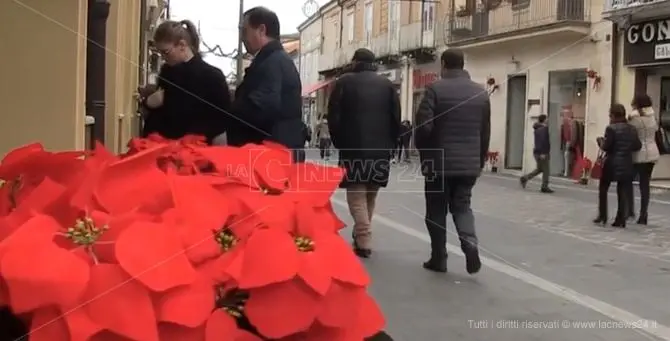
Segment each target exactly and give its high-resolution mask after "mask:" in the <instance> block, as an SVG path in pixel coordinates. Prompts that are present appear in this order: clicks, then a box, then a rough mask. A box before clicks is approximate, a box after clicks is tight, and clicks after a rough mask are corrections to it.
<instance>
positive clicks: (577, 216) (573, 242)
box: [309, 152, 670, 341]
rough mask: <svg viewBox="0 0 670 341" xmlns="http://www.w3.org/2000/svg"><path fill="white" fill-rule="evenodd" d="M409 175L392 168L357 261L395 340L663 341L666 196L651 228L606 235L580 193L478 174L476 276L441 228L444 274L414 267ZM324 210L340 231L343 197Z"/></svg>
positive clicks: (418, 242) (668, 287) (418, 220)
mask: <svg viewBox="0 0 670 341" xmlns="http://www.w3.org/2000/svg"><path fill="white" fill-rule="evenodd" d="M309 156H310V158H315V156H316V155H314V153H313V152H310V153H309ZM331 163H332V162H331ZM417 171H418V170H417V167H416V166H406V165H401V166H395V168H394V171H393V173H392V181H391V184H390V185H389V187H388V188H387V189H386V190H385V191H384V192H383V193H382V194H381V196H380V198H379V201H378V205H377V210H376V216H375V220H374V222H373V225H374V238H375V241H374V251H375V253H374V254H373V257H372V258H371V259H369V260H366V261H365V263H366V266H367V268H368V270H369V271H370V273H371V274H372V277H373V280H374V284H373V288H372V291H373V294H374V295H375V297H377V298H378V300H379V302H380V303H381V305H382V307H383V309H384V311H385V313H386V316H387V319H388V329H389V331H390V332H391V334H392V335H393V336H394V337H395V338H396V340H402V341H437V340H449V341H451V340H459V341H461V340H463V341H488V340H496V341H498V340H500V341H506V340H509V341H512V340H520V341H526V340H542V341H564V340H579V341H590V340H603V341H604V340H608V341H640V340H670V328H669V327H667V326H670V295H668V294H669V293H670V201H668V200H667V194H658V195H656V196H655V197H654V202H653V203H652V206H651V209H650V217H649V218H650V226H648V227H640V226H635V225H634V224H633V225H631V226H629V227H628V228H627V229H625V230H622V229H612V228H609V227H607V228H603V227H598V226H594V225H592V224H591V223H590V221H591V219H592V218H593V217H594V215H595V211H596V201H595V197H596V193H595V192H594V191H593V190H592V189H590V188H584V187H577V186H576V185H569V184H565V183H563V184H561V185H557V186H556V188H555V189H556V193H555V194H552V195H546V194H541V193H539V192H538V191H537V189H538V187H539V186H538V184H537V183H531V184H529V186H528V189H526V190H522V189H521V188H520V187H519V185H518V180H517V179H516V178H512V177H507V176H499V175H485V176H483V177H482V178H481V180H480V181H479V183H478V184H477V186H476V189H475V192H474V197H473V209H474V210H475V217H476V220H477V231H478V234H479V237H480V247H481V254H482V256H483V263H484V267H483V268H482V271H481V272H480V273H479V274H477V275H475V276H470V275H468V274H467V273H466V272H465V269H464V260H463V258H462V257H461V256H460V255H459V253H460V251H459V247H458V245H457V238H456V236H455V231H454V230H453V226H449V235H450V238H451V239H450V240H449V243H450V246H449V250H450V252H452V253H451V256H450V258H449V273H448V274H435V273H430V272H427V271H425V270H423V269H422V268H421V263H422V262H423V261H424V260H425V259H426V257H427V255H428V252H429V248H428V236H427V233H426V232H425V227H424V223H423V213H424V202H423V194H422V188H423V182H422V178H421V177H420V176H417ZM611 199H612V200H611V202H610V207H611V212H612V214H613V213H614V205H615V203H614V200H613V199H614V197H611ZM333 203H334V205H335V207H336V209H337V211H338V213H339V214H340V216H341V217H342V218H343V219H344V220H345V221H346V222H347V223H348V224H350V223H351V219H350V218H349V214H348V211H347V209H346V203H345V201H344V193H342V192H339V191H338V193H336V195H335V196H334V198H333ZM344 234H345V236H348V235H349V234H350V231H349V230H347V231H346V232H345V233H344ZM594 323H595V324H594ZM632 324H635V325H637V326H638V327H640V328H631V327H630V326H631V325H632Z"/></svg>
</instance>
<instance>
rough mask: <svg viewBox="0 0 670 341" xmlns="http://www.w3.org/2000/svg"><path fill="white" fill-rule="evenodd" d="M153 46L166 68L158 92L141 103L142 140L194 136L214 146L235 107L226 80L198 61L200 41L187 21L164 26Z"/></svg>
mask: <svg viewBox="0 0 670 341" xmlns="http://www.w3.org/2000/svg"><path fill="white" fill-rule="evenodd" d="M154 42H155V45H156V49H157V50H158V52H160V54H161V55H162V57H163V58H164V59H165V65H164V66H163V68H161V72H160V74H159V79H158V90H157V91H156V92H154V93H152V94H151V95H149V96H147V97H146V98H145V99H144V100H143V103H144V104H145V106H146V107H147V110H146V111H147V112H148V113H147V116H146V118H145V124H144V128H143V131H142V135H143V136H147V135H149V134H152V133H158V134H160V135H162V136H163V137H166V138H169V139H179V138H181V137H183V136H185V135H189V134H194V135H202V136H205V137H206V138H207V141H208V143H211V142H212V140H213V139H214V138H215V137H216V136H218V135H220V134H221V133H223V132H224V130H225V128H226V126H227V124H226V122H227V121H228V117H229V113H228V112H229V110H230V105H231V103H230V91H229V89H228V84H227V82H226V77H225V76H224V75H223V73H222V72H221V70H219V69H217V68H216V67H214V66H211V65H209V64H207V63H206V62H205V61H204V60H203V59H202V57H201V56H200V55H199V53H198V46H199V45H200V38H199V37H198V32H197V29H196V27H195V25H194V24H193V23H192V22H190V21H188V20H183V21H180V22H177V21H166V22H163V23H162V24H161V25H160V26H158V28H157V29H156V33H155V34H154Z"/></svg>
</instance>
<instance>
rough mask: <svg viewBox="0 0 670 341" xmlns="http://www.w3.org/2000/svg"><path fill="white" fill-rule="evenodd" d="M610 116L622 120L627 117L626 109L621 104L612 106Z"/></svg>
mask: <svg viewBox="0 0 670 341" xmlns="http://www.w3.org/2000/svg"><path fill="white" fill-rule="evenodd" d="M610 116H612V118H617V119H622V118H625V117H626V108H625V107H624V106H623V105H622V104H619V103H615V104H612V106H611V107H610Z"/></svg>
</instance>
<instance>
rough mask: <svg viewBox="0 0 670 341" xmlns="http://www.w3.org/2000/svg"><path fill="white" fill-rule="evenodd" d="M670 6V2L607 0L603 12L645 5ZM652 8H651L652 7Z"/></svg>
mask: <svg viewBox="0 0 670 341" xmlns="http://www.w3.org/2000/svg"><path fill="white" fill-rule="evenodd" d="M652 4H653V5H656V4H670V1H669V0H606V1H605V8H604V9H603V12H611V11H618V10H624V9H633V8H639V7H640V6H645V5H652ZM650 7H651V6H650Z"/></svg>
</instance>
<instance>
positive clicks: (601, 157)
mask: <svg viewBox="0 0 670 341" xmlns="http://www.w3.org/2000/svg"><path fill="white" fill-rule="evenodd" d="M604 162H605V153H604V152H602V151H600V152H598V158H597V159H596V162H594V163H593V168H592V169H591V178H592V179H600V177H601V176H602V175H603V163H604Z"/></svg>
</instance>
